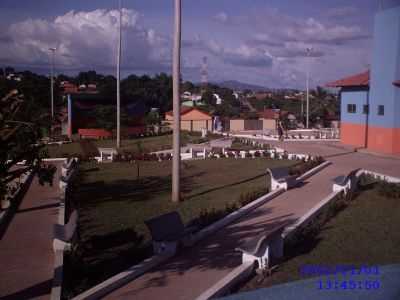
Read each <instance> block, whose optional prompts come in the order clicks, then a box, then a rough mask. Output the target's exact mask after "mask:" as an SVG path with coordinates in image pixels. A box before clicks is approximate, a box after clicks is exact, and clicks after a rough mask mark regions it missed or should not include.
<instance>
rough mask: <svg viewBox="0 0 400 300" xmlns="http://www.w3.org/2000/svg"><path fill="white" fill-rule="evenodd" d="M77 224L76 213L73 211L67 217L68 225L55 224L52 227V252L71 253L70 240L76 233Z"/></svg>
mask: <svg viewBox="0 0 400 300" xmlns="http://www.w3.org/2000/svg"><path fill="white" fill-rule="evenodd" d="M77 224H78V212H77V211H76V210H74V211H73V212H72V214H71V216H70V217H69V220H68V223H67V224H65V225H61V224H55V225H54V228H53V229H54V239H53V250H54V251H71V249H72V244H71V241H72V238H73V236H74V235H75V233H76V228H77Z"/></svg>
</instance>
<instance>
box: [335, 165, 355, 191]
mask: <svg viewBox="0 0 400 300" xmlns="http://www.w3.org/2000/svg"><path fill="white" fill-rule="evenodd" d="M358 171H360V169H355V170H353V171H351V172H350V173H349V174H348V175H347V176H345V175H341V176H338V177H336V178H334V179H333V187H332V189H333V191H334V192H341V191H343V193H344V194H345V195H346V194H347V192H348V191H353V190H354V189H355V188H356V186H357V180H358V178H357V173H358Z"/></svg>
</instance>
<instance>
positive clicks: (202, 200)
mask: <svg viewBox="0 0 400 300" xmlns="http://www.w3.org/2000/svg"><path fill="white" fill-rule="evenodd" d="M294 163H295V162H294V161H285V160H269V159H265V158H264V159H218V160H195V161H190V162H183V166H182V178H181V182H182V187H181V188H182V192H183V197H184V201H183V202H180V203H178V204H176V203H172V202H171V201H170V193H171V161H162V162H142V163H141V164H140V178H139V179H137V177H136V176H137V173H136V172H137V171H136V165H135V164H130V163H107V164H96V163H83V164H82V165H81V166H80V168H81V172H80V174H81V175H80V178H77V182H79V183H80V186H75V187H74V192H73V199H72V203H73V204H74V205H75V206H76V207H78V209H79V216H80V221H79V225H78V226H79V227H78V232H79V235H80V243H79V244H78V248H77V250H76V251H75V253H74V254H73V255H72V256H71V257H70V258H68V259H67V260H66V261H67V263H66V278H67V279H66V281H67V285H66V286H65V288H66V290H67V294H68V293H71V291H72V290H74V292H77V291H82V290H83V289H86V288H88V287H90V286H92V285H94V284H96V283H98V282H100V281H102V280H104V279H106V278H108V277H110V276H111V275H113V274H115V273H118V272H119V271H121V270H123V269H125V268H126V267H128V266H130V265H132V264H134V263H137V262H138V260H139V259H143V257H145V256H146V255H149V252H148V246H147V247H146V245H148V244H149V243H148V241H149V240H150V237H149V233H148V231H147V229H146V227H145V225H144V223H143V221H144V220H146V219H148V218H150V217H153V216H156V215H160V214H163V213H166V212H168V211H172V210H177V211H179V213H180V214H181V216H182V218H183V220H184V222H188V221H190V220H193V219H194V218H196V217H197V216H198V215H199V213H200V212H201V211H202V210H204V209H212V208H215V209H224V208H225V207H226V205H227V204H230V203H233V202H235V201H237V200H238V199H239V197H240V195H241V193H243V192H246V191H253V190H256V189H262V188H265V187H266V184H267V179H266V176H265V170H266V168H267V167H277V166H283V165H287V166H289V165H293V164H294ZM146 242H147V243H146ZM150 254H151V253H150Z"/></svg>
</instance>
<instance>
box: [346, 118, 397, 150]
mask: <svg viewBox="0 0 400 300" xmlns="http://www.w3.org/2000/svg"><path fill="white" fill-rule="evenodd" d="M340 131H341V132H340V140H341V142H342V143H343V144H346V145H350V146H354V147H365V143H366V139H365V135H366V128H365V126H364V125H360V124H352V123H342V124H341V129H340ZM367 149H369V150H371V151H374V152H380V153H387V154H400V128H384V127H371V126H369V127H368V147H367Z"/></svg>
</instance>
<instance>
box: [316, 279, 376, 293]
mask: <svg viewBox="0 0 400 300" xmlns="http://www.w3.org/2000/svg"><path fill="white" fill-rule="evenodd" d="M380 288H381V283H380V281H379V280H358V281H356V280H331V279H321V280H318V281H317V289H319V290H377V289H380Z"/></svg>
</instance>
